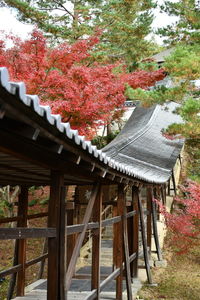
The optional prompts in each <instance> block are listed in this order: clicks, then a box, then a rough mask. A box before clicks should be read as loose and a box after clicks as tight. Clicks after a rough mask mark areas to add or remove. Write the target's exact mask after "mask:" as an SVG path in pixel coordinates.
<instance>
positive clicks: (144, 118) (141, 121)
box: [0, 68, 182, 183]
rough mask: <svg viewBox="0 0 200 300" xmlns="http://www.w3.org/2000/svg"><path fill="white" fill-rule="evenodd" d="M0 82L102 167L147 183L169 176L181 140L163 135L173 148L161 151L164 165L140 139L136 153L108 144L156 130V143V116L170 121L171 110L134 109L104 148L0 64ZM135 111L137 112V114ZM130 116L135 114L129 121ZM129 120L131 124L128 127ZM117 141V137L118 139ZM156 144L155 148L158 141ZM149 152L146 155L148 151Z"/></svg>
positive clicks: (122, 142)
mask: <svg viewBox="0 0 200 300" xmlns="http://www.w3.org/2000/svg"><path fill="white" fill-rule="evenodd" d="M0 85H1V86H2V87H3V88H5V89H6V90H7V91H8V92H9V93H10V94H12V95H15V96H17V99H18V100H19V101H20V102H22V103H23V104H24V105H25V106H27V107H29V108H31V109H32V111H33V114H38V115H39V116H40V117H41V118H43V119H45V120H46V122H48V123H49V124H51V125H52V126H54V127H55V128H56V129H57V130H58V131H59V132H60V133H62V135H63V139H66V138H67V139H68V140H69V141H70V140H71V141H73V142H75V144H76V145H77V146H78V147H80V149H82V151H86V152H87V153H88V154H90V155H91V159H92V158H95V159H98V160H99V161H101V162H103V163H104V164H105V167H110V168H113V169H115V170H117V171H119V172H121V173H122V174H124V175H125V176H126V175H127V176H133V177H134V178H138V179H142V180H145V181H147V182H150V183H164V182H165V181H166V180H167V179H168V178H169V177H170V171H171V169H172V167H173V164H174V163H175V158H176V157H177V155H178V153H179V151H180V149H181V146H182V142H181V143H180V142H177V141H176V142H174V141H173V142H171V141H168V140H165V142H164V138H163V140H162V144H163V145H164V144H165V145H167V144H170V147H169V149H170V151H171V152H173V149H174V152H173V153H174V155H172V153H171V152H170V157H168V158H167V159H165V155H167V153H166V151H168V149H167V148H166V151H164V153H165V155H164V157H163V158H164V159H165V161H169V164H168V165H167V166H166V169H165V168H163V167H162V166H161V165H162V164H161V163H160V164H159V165H156V163H157V162H156V163H154V161H153V160H152V158H150V161H148V156H147V155H146V154H145V153H146V150H145V148H144V147H143V146H144V145H143V142H142V143H139V144H140V146H141V149H140V150H139V149H138V148H137V149H138V151H139V153H136V154H137V155H136V154H134V152H133V153H132V154H131V155H130V151H131V148H130V147H128V148H127V153H126V151H124V150H123V151H121V152H120V153H118V154H117V155H116V152H115V153H114V152H113V151H112V149H111V148H112V145H115V148H116V147H117V148H118V149H121V148H123V149H125V148H126V147H124V145H127V144H130V145H133V144H134V143H135V141H136V144H137V143H138V141H140V137H141V136H143V137H145V136H146V137H147V138H149V139H152V140H153V138H154V137H155V136H156V134H158V135H159V138H156V139H155V141H154V143H156V142H159V143H160V141H161V139H160V135H161V133H160V129H162V127H160V126H158V121H159V117H158V116H159V115H160V113H161V119H163V118H167V117H169V118H170V120H169V121H168V122H167V124H168V125H169V124H170V123H172V121H174V118H172V116H173V114H172V113H171V112H166V111H164V110H163V109H162V108H161V107H160V106H157V107H156V108H151V109H146V110H144V111H143V112H144V113H141V108H139V110H138V109H136V110H135V111H134V113H133V116H132V117H131V118H130V120H129V121H128V123H127V124H126V126H125V127H124V129H123V130H122V132H121V133H120V135H119V136H118V137H117V139H115V140H114V141H113V142H111V143H110V144H109V145H108V146H107V147H106V148H104V149H102V150H98V149H97V148H96V146H93V145H92V144H91V142H90V141H87V140H85V137H84V136H81V135H79V134H78V131H77V130H73V129H71V127H70V124H69V123H63V122H62V121H61V116H60V115H54V114H52V113H51V108H50V107H49V106H43V105H40V103H39V99H38V96H35V95H27V94H26V87H25V84H24V83H23V82H20V83H16V82H10V81H9V74H8V71H7V69H6V68H0ZM136 112H138V114H137V113H136ZM140 115H141V118H140ZM134 116H135V117H136V118H135V120H134V121H133V118H134ZM171 118H172V119H171ZM175 119H176V120H178V119H177V116H176V118H175ZM131 124H132V125H133V127H132V128H131V126H132V125H131ZM163 125H164V124H163ZM149 128H152V130H153V137H152V138H151V133H152V131H149ZM156 128H157V130H156ZM126 130H127V131H126ZM142 132H143V133H142ZM144 133H146V135H144ZM148 133H149V134H148ZM131 139H132V140H131ZM117 141H119V143H118V142H117ZM131 141H132V142H131ZM116 142H117V143H118V146H116ZM129 142H130V143H129ZM139 144H138V146H139ZM147 144H148V142H147ZM138 146H137V147H138ZM156 148H157V149H159V145H158V146H157V147H156ZM113 149H114V148H113ZM163 149H164V148H162V149H160V150H161V151H163ZM152 150H153V151H154V149H152ZM148 151H150V152H151V148H148ZM150 152H149V157H150V154H151V153H150ZM158 153H159V150H158ZM168 153H169V152H168ZM127 157H128V158H127ZM143 159H144V161H143ZM161 160H162V154H161V153H160V155H159V162H160V161H161ZM151 163H152V165H151ZM169 168H171V169H169Z"/></svg>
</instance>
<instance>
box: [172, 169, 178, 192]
mask: <svg viewBox="0 0 200 300" xmlns="http://www.w3.org/2000/svg"><path fill="white" fill-rule="evenodd" d="M172 183H173V190H174V195H175V196H176V195H177V192H176V180H175V175H174V170H173V169H172Z"/></svg>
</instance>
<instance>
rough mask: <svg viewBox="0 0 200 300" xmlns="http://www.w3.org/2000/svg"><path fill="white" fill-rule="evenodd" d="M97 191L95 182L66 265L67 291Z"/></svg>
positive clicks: (97, 184)
mask: <svg viewBox="0 0 200 300" xmlns="http://www.w3.org/2000/svg"><path fill="white" fill-rule="evenodd" d="M98 191H99V183H96V184H95V185H94V186H93V189H92V192H91V196H90V200H89V202H88V205H87V208H86V212H85V215H84V218H83V224H84V228H83V230H82V232H81V233H80V234H79V236H78V238H77V240H76V245H75V247H74V251H73V254H72V258H71V260H70V263H69V267H68V270H67V274H66V290H67V291H68V290H69V287H70V284H71V280H72V276H73V273H74V270H75V266H76V262H77V259H78V256H79V254H80V249H81V246H82V243H83V240H84V237H85V233H86V231H87V226H88V222H89V220H90V218H91V215H92V210H93V207H94V203H95V200H96V197H97V194H98Z"/></svg>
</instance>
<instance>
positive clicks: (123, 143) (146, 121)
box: [102, 102, 183, 183]
mask: <svg viewBox="0 0 200 300" xmlns="http://www.w3.org/2000/svg"><path fill="white" fill-rule="evenodd" d="M177 106H178V105H177V104H176V103H173V102H170V103H168V104H166V105H163V106H160V105H157V106H154V107H151V108H143V107H136V108H135V110H134V112H133V113H132V115H131V117H130V119H129V120H128V121H127V123H126V124H125V126H124V128H123V129H122V131H121V132H120V134H119V135H118V136H117V137H116V138H115V139H114V140H113V141H112V142H111V143H110V144H108V145H107V146H106V147H105V148H104V149H102V150H103V151H104V152H105V153H106V154H107V155H108V156H109V157H111V158H113V159H115V160H117V161H118V162H120V163H122V164H128V165H130V166H131V169H132V171H133V173H134V175H135V176H136V177H137V178H140V179H143V180H146V181H149V182H150V181H153V182H157V183H158V182H166V181H167V180H168V179H169V177H170V175H171V170H172V168H173V166H174V164H175V163H176V159H177V157H178V155H179V153H180V151H181V148H182V146H183V140H179V139H175V140H169V139H166V138H165V137H164V136H163V135H162V130H163V129H166V128H167V127H168V126H169V125H170V124H172V123H176V122H177V123H179V122H182V120H181V118H180V116H178V115H177V114H175V113H173V111H174V110H175V109H176V108H177Z"/></svg>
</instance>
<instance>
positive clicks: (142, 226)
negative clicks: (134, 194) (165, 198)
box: [138, 195, 152, 284]
mask: <svg viewBox="0 0 200 300" xmlns="http://www.w3.org/2000/svg"><path fill="white" fill-rule="evenodd" d="M138 208H139V214H140V225H141V234H142V244H143V254H144V261H145V267H146V272H147V279H148V282H149V283H150V284H152V276H151V270H150V264H149V255H148V250H147V240H146V233H145V223H144V214H143V208H142V202H141V200H140V197H139V195H138Z"/></svg>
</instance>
